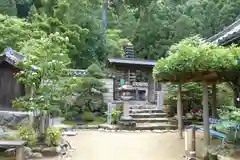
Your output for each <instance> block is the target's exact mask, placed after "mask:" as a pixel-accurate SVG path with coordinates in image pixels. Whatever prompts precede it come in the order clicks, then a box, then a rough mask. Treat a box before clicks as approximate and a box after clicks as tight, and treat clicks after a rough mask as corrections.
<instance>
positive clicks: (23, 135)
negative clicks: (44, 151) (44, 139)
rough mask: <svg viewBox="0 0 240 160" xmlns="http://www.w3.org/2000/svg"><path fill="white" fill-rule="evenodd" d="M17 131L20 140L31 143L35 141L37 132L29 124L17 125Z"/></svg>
mask: <svg viewBox="0 0 240 160" xmlns="http://www.w3.org/2000/svg"><path fill="white" fill-rule="evenodd" d="M17 131H18V134H19V137H20V139H21V140H24V141H27V142H29V143H31V144H34V143H36V141H37V134H36V132H35V131H34V129H33V127H32V126H31V125H22V126H19V127H18V129H17Z"/></svg>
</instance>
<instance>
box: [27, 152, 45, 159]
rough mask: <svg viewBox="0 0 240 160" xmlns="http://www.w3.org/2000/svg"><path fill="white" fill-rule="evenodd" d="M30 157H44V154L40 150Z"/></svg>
mask: <svg viewBox="0 0 240 160" xmlns="http://www.w3.org/2000/svg"><path fill="white" fill-rule="evenodd" d="M30 158H43V155H42V154H41V153H39V152H35V153H32V155H31V156H30Z"/></svg>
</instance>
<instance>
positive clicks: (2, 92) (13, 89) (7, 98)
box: [0, 48, 25, 110]
mask: <svg viewBox="0 0 240 160" xmlns="http://www.w3.org/2000/svg"><path fill="white" fill-rule="evenodd" d="M23 58H24V56H22V55H21V54H19V53H17V52H15V51H14V50H12V49H11V48H7V49H5V50H4V52H3V54H2V55H1V57H0V110H6V109H7V110H12V109H13V108H12V100H14V99H15V98H16V97H19V96H23V95H24V94H25V87H24V86H23V85H22V84H19V83H18V82H17V80H16V78H15V74H16V73H17V72H19V71H20V69H19V68H16V67H15V63H16V62H17V61H18V60H22V59H23Z"/></svg>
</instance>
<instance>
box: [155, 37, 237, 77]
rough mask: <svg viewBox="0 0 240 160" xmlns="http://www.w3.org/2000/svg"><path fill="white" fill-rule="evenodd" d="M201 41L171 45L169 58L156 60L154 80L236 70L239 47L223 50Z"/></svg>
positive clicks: (195, 38) (193, 39) (188, 40)
mask: <svg viewBox="0 0 240 160" xmlns="http://www.w3.org/2000/svg"><path fill="white" fill-rule="evenodd" d="M202 41H203V40H202V39H200V38H198V37H191V38H186V39H184V40H182V41H180V42H179V43H178V44H175V45H173V46H172V47H171V48H170V50H169V52H168V54H169V56H168V57H166V58H164V59H160V60H158V62H157V64H156V66H155V67H154V69H153V75H154V78H155V79H157V80H161V79H165V80H181V76H183V75H184V74H191V73H194V72H202V71H211V70H214V71H223V70H231V69H235V68H237V62H236V60H237V57H238V56H239V55H240V52H239V47H234V46H232V47H231V48H224V47H222V46H217V45H215V44H211V43H203V42H202ZM185 76H186V75H185ZM183 78H186V77H183Z"/></svg>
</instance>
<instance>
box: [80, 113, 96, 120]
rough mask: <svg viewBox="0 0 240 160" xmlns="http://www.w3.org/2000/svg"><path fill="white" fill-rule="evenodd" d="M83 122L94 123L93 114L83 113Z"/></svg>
mask: <svg viewBox="0 0 240 160" xmlns="http://www.w3.org/2000/svg"><path fill="white" fill-rule="evenodd" d="M83 120H84V121H93V120H94V116H93V113H92V112H84V113H83Z"/></svg>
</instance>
